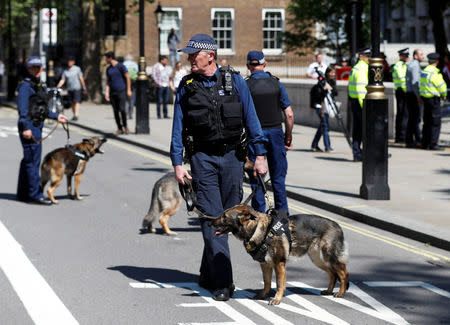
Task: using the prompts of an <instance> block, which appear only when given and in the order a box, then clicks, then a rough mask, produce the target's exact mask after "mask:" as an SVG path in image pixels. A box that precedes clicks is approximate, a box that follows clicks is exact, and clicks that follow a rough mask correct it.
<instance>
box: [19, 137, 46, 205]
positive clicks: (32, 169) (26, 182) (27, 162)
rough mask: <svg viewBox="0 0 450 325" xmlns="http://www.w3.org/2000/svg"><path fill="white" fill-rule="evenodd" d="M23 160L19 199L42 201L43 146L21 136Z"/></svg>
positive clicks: (21, 163) (20, 171)
mask: <svg viewBox="0 0 450 325" xmlns="http://www.w3.org/2000/svg"><path fill="white" fill-rule="evenodd" d="M20 141H21V142H22V148H23V159H22V161H21V162H20V170H19V181H18V184H17V199H18V200H20V201H29V200H37V199H40V198H41V197H42V196H43V195H42V189H41V177H40V176H39V165H40V163H41V154H42V144H41V143H34V141H32V140H27V139H25V138H23V137H22V136H20Z"/></svg>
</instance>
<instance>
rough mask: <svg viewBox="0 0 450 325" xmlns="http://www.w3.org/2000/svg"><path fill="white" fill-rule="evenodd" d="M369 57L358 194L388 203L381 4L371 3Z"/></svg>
mask: <svg viewBox="0 0 450 325" xmlns="http://www.w3.org/2000/svg"><path fill="white" fill-rule="evenodd" d="M370 12H371V42H372V57H371V58H370V60H369V84H368V86H367V96H366V100H365V101H364V108H363V128H362V131H363V133H362V138H363V175H362V185H361V187H360V190H359V193H360V195H361V197H362V198H364V199H367V200H389V199H390V190H389V185H388V182H387V181H388V177H387V175H388V146H387V142H388V99H387V97H386V95H385V94H384V86H383V60H382V59H381V58H380V1H379V0H371V1H370Z"/></svg>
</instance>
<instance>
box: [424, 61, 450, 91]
mask: <svg viewBox="0 0 450 325" xmlns="http://www.w3.org/2000/svg"><path fill="white" fill-rule="evenodd" d="M420 96H422V97H425V98H431V97H445V96H447V85H446V83H445V81H444V77H443V76H442V74H441V73H440V72H439V69H438V68H436V67H435V66H434V65H431V64H430V65H429V66H427V67H426V68H425V69H423V70H422V73H421V74H420Z"/></svg>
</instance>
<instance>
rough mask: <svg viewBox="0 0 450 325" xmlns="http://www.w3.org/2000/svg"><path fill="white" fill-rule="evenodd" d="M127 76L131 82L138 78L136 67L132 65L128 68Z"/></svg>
mask: <svg viewBox="0 0 450 325" xmlns="http://www.w3.org/2000/svg"><path fill="white" fill-rule="evenodd" d="M128 76H129V77H130V80H131V81H132V82H134V81H136V80H137V78H138V73H137V71H136V69H135V68H134V67H130V68H129V69H128Z"/></svg>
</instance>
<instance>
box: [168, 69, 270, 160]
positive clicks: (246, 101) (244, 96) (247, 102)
mask: <svg viewBox="0 0 450 325" xmlns="http://www.w3.org/2000/svg"><path fill="white" fill-rule="evenodd" d="M219 74H220V73H219V69H217V70H216V72H215V73H214V75H212V76H210V77H207V76H202V75H200V79H201V82H202V84H203V85H204V86H205V87H212V86H213V85H214V84H215V83H216V80H217V78H218V77H219ZM233 81H234V88H235V90H236V93H237V94H238V96H239V98H240V99H241V102H242V105H243V106H244V120H245V128H246V130H247V135H248V141H249V144H252V145H253V148H254V150H255V155H256V156H261V155H264V154H265V153H266V149H265V148H264V143H265V142H267V139H266V138H265V136H264V134H263V132H262V129H261V124H260V123H259V119H258V116H257V115H256V111H255V105H254V104H253V100H252V96H251V94H250V90H249V89H248V87H247V84H246V82H245V80H244V78H242V76H241V75H240V74H237V73H233ZM185 87H186V83H185V81H183V82H182V83H180V86H179V87H178V90H177V95H176V100H175V105H174V113H173V125H172V141H171V144H170V159H171V160H172V165H173V166H177V165H181V164H182V163H183V140H182V131H183V116H184V112H185V110H186V105H187V99H188V97H187V94H186V89H185Z"/></svg>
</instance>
